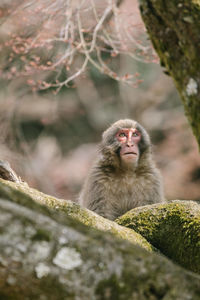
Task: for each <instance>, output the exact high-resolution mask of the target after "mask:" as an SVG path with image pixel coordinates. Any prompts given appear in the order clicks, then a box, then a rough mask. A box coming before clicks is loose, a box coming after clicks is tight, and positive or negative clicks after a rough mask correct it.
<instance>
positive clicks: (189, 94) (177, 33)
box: [139, 0, 200, 146]
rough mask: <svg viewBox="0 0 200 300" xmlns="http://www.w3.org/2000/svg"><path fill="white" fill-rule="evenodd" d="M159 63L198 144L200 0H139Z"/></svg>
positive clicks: (199, 124) (199, 109) (199, 115)
mask: <svg viewBox="0 0 200 300" xmlns="http://www.w3.org/2000/svg"><path fill="white" fill-rule="evenodd" d="M139 4H140V10H141V15H142V18H143V20H144V23H145V25H146V28H147V31H148V33H149V36H150V38H151V41H152V43H153V46H154V48H155V50H156V51H157V53H158V55H159V57H160V62H161V65H162V66H164V67H165V68H166V70H167V72H168V73H169V75H170V76H172V78H173V79H174V82H175V84H176V87H177V89H178V91H179V94H180V96H181V99H182V102H183V105H184V108H185V112H186V115H187V117H188V120H189V122H190V125H191V127H192V129H193V133H194V135H195V136H196V139H197V142H198V144H199V146H200V59H199V49H200V2H199V1H196V0H190V1H187V0H183V1H179V0H172V1H168V2H167V1H164V0H139Z"/></svg>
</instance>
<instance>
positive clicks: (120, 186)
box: [79, 119, 164, 220]
mask: <svg viewBox="0 0 200 300" xmlns="http://www.w3.org/2000/svg"><path fill="white" fill-rule="evenodd" d="M163 201H164V196H163V188H162V180H161V176H160V173H159V171H158V169H157V168H156V166H155V163H154V160H153V158H152V153H151V142H150V138H149V135H148V133H147V132H146V130H145V129H144V128H143V127H142V126H141V125H140V124H139V123H137V122H136V121H134V120H129V119H125V120H119V121H117V122H116V123H114V124H113V125H112V126H110V127H109V128H108V129H107V130H106V131H105V132H104V133H103V137H102V143H101V144H100V154H99V157H98V159H97V161H96V162H95V164H94V166H93V167H92V169H91V172H90V174H89V176H88V178H87V179H86V181H85V184H84V186H83V189H82V191H81V194H80V197H79V203H80V204H81V205H82V206H84V207H87V208H88V209H90V210H92V211H94V212H96V213H97V214H99V215H101V216H103V217H105V218H108V219H110V220H114V219H116V218H117V217H119V216H120V215H122V214H124V213H125V212H127V211H128V210H130V209H132V208H135V207H137V206H143V205H147V204H153V203H157V202H163Z"/></svg>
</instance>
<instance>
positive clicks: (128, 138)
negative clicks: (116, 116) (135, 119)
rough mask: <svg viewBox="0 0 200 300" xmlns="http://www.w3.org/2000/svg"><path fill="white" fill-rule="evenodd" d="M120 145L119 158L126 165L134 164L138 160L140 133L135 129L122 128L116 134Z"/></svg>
mask: <svg viewBox="0 0 200 300" xmlns="http://www.w3.org/2000/svg"><path fill="white" fill-rule="evenodd" d="M116 138H117V140H118V141H119V142H120V144H121V150H120V157H121V159H122V160H123V161H124V162H126V163H132V162H136V161H137V160H138V158H139V146H138V144H139V142H140V140H141V133H140V132H139V131H138V130H137V129H135V128H123V129H121V130H119V131H118V132H117V134H116Z"/></svg>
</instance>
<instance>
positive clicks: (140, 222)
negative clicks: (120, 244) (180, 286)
mask: <svg viewBox="0 0 200 300" xmlns="http://www.w3.org/2000/svg"><path fill="white" fill-rule="evenodd" d="M116 221H117V223H118V224H120V225H123V226H126V227H128V228H132V229H134V230H135V231H136V232H138V233H140V234H141V235H142V236H144V237H145V238H146V239H147V240H148V241H149V242H150V243H151V244H152V245H153V246H155V247H156V248H158V249H159V250H160V251H161V252H162V253H163V254H165V255H166V256H168V257H169V258H171V259H173V260H174V261H176V262H178V263H180V264H181V265H182V266H184V267H186V268H188V269H190V270H192V271H195V272H198V273H200V205H199V204H197V203H195V202H193V201H178V200H177V201H172V202H171V203H166V204H156V205H152V206H145V207H142V208H136V209H133V210H131V211H130V212H128V213H127V214H125V215H124V216H122V217H120V218H119V219H118V220H116Z"/></svg>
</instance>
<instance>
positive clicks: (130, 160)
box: [102, 119, 151, 167]
mask: <svg viewBox="0 0 200 300" xmlns="http://www.w3.org/2000/svg"><path fill="white" fill-rule="evenodd" d="M150 146H151V143H150V138H149V135H148V133H147V132H146V130H145V129H144V128H143V127H142V126H141V125H140V124H139V123H138V122H136V121H134V120H130V119H125V120H119V121H117V122H115V123H114V124H112V125H111V126H110V127H109V128H108V129H107V130H106V131H105V132H104V133H103V139H102V153H103V155H104V156H106V160H107V162H110V164H115V165H116V163H119V164H121V165H124V166H128V167H130V166H134V167H135V166H137V165H138V163H139V161H140V158H141V157H142V155H144V153H150Z"/></svg>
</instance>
